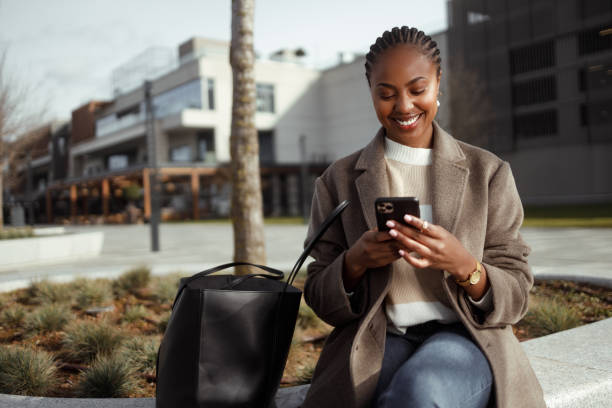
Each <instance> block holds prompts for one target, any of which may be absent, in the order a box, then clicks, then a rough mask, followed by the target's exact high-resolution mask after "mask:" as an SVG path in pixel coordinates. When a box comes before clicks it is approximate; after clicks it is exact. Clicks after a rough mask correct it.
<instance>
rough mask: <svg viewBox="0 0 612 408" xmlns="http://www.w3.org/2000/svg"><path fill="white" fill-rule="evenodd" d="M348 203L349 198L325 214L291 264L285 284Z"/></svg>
mask: <svg viewBox="0 0 612 408" xmlns="http://www.w3.org/2000/svg"><path fill="white" fill-rule="evenodd" d="M348 205H349V200H344V201H343V202H341V203H340V204H338V206H337V207H336V208H334V210H333V211H332V212H331V214H329V215H328V216H327V218H325V221H323V224H321V226H320V227H319V229H318V230H317V232H316V233H315V234H314V236H313V237H312V239H311V240H310V242H308V244H307V245H306V248H305V249H304V251H303V252H302V254H301V255H300V257H299V258H298V260H297V262H296V263H295V265H294V266H293V269H292V270H291V273H290V274H289V276H288V277H287V284H289V285H292V284H293V281H294V280H295V277H296V276H297V274H298V272H299V271H300V268H301V267H302V265H303V264H304V262H305V261H306V258H308V255H310V252H311V251H312V249H313V248H314V246H315V245H316V244H317V242H319V240H320V239H321V237H322V236H323V234H325V232H326V231H327V229H328V228H329V227H330V226H331V225H332V223H333V222H334V221H335V220H336V218H338V217H339V216H340V214H341V213H342V211H344V209H345V208H346V207H347V206H348ZM285 289H286V288H285Z"/></svg>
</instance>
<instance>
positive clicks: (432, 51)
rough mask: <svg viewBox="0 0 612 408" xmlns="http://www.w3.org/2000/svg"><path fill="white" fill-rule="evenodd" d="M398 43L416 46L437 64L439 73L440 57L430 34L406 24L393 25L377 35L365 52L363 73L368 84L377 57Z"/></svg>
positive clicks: (438, 72)
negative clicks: (388, 29)
mask: <svg viewBox="0 0 612 408" xmlns="http://www.w3.org/2000/svg"><path fill="white" fill-rule="evenodd" d="M399 44H413V45H414V46H416V47H417V49H418V50H419V51H420V52H421V53H422V54H423V55H425V56H427V57H428V58H429V59H430V60H431V62H432V63H434V64H435V65H436V66H437V75H440V72H441V64H442V58H441V57H440V50H439V49H438V44H437V43H436V42H435V41H434V40H432V38H431V37H430V36H428V35H425V33H424V32H423V31H420V30H419V29H417V28H414V27H412V28H411V27H406V26H403V27H401V28H399V27H393V28H392V29H391V31H385V32H384V33H383V34H382V36H380V37H378V38H377V39H376V42H375V43H374V44H372V45H371V46H370V52H368V53H367V54H366V63H365V70H366V72H365V74H366V79H367V80H368V84H370V72H371V71H372V68H373V67H374V64H375V63H376V60H377V57H378V56H380V54H382V53H383V52H384V51H385V50H387V49H389V48H392V47H394V46H396V45H399Z"/></svg>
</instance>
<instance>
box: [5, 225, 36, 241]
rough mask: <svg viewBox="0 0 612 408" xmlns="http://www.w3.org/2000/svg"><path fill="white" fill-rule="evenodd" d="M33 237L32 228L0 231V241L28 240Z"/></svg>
mask: <svg viewBox="0 0 612 408" xmlns="http://www.w3.org/2000/svg"><path fill="white" fill-rule="evenodd" d="M33 236H34V230H33V229H32V227H24V228H4V229H0V240H1V239H17V238H29V237H33Z"/></svg>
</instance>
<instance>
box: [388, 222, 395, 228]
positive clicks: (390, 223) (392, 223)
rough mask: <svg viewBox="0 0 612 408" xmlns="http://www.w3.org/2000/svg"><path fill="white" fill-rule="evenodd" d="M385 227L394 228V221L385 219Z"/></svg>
mask: <svg viewBox="0 0 612 408" xmlns="http://www.w3.org/2000/svg"><path fill="white" fill-rule="evenodd" d="M387 227H389V228H394V227H395V223H394V222H393V221H387Z"/></svg>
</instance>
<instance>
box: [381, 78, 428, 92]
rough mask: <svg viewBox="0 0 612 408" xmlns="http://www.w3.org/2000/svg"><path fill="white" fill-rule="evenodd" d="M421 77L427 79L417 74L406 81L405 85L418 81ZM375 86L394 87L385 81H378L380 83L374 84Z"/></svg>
mask: <svg viewBox="0 0 612 408" xmlns="http://www.w3.org/2000/svg"><path fill="white" fill-rule="evenodd" d="M421 79H427V78H425V77H423V76H419V77H416V78H413V79H411V80H410V81H408V83H407V84H406V85H412V84H413V83H415V82H417V81H419V80H421ZM376 86H377V87H378V86H382V87H385V88H391V89H395V86H393V85H391V84H388V83H386V82H380V83H378V84H376Z"/></svg>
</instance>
